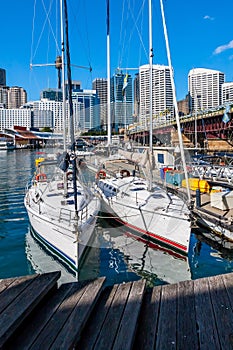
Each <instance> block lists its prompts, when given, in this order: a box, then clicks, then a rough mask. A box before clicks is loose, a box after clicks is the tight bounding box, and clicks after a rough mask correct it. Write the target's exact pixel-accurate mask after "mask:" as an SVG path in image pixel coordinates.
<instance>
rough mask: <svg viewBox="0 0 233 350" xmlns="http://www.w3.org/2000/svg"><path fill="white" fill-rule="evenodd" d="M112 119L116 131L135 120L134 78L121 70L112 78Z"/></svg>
mask: <svg viewBox="0 0 233 350" xmlns="http://www.w3.org/2000/svg"><path fill="white" fill-rule="evenodd" d="M111 118H112V123H113V125H114V127H115V130H116V131H118V129H119V127H123V126H125V125H129V124H131V123H132V120H133V89H132V77H131V75H129V74H123V73H122V71H121V70H119V69H117V70H116V72H115V74H114V75H113V77H112V78H111Z"/></svg>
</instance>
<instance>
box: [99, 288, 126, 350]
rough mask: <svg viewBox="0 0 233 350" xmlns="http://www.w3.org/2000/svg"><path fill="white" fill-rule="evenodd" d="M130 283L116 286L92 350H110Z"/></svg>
mask: <svg viewBox="0 0 233 350" xmlns="http://www.w3.org/2000/svg"><path fill="white" fill-rule="evenodd" d="M131 286H132V282H128V283H124V284H120V285H118V286H117V290H116V293H115V295H114V299H113V301H112V304H111V308H110V310H109V312H108V314H107V317H106V318H105V322H104V324H103V325H102V328H101V331H100V333H99V336H98V339H97V341H96V343H95V346H94V348H93V349H98V350H99V349H111V348H112V346H113V344H114V339H115V335H116V332H117V330H118V327H119V324H120V320H121V317H122V315H123V312H124V309H125V305H126V302H127V298H128V295H129V292H130V289H131Z"/></svg>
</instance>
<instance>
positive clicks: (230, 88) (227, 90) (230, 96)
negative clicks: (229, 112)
mask: <svg viewBox="0 0 233 350" xmlns="http://www.w3.org/2000/svg"><path fill="white" fill-rule="evenodd" d="M225 103H233V82H230V83H224V84H222V104H225Z"/></svg>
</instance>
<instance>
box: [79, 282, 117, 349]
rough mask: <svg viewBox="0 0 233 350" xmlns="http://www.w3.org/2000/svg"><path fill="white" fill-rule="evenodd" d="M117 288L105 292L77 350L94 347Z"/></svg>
mask: <svg viewBox="0 0 233 350" xmlns="http://www.w3.org/2000/svg"><path fill="white" fill-rule="evenodd" d="M117 288H118V286H117V285H114V286H113V287H106V288H105V289H104V290H103V292H102V294H101V298H100V300H99V301H98V303H96V305H95V308H94V310H93V312H92V314H91V316H90V320H91V322H88V323H87V325H86V327H85V328H84V330H83V332H82V334H81V338H80V340H79V342H78V343H77V345H76V348H77V349H92V348H93V347H94V344H95V343H96V341H97V338H98V336H99V333H100V332H101V329H102V326H103V323H104V321H105V318H106V316H107V314H108V312H109V309H110V307H111V304H112V301H113V298H114V296H115V293H116V290H117Z"/></svg>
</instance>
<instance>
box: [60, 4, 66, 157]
mask: <svg viewBox="0 0 233 350" xmlns="http://www.w3.org/2000/svg"><path fill="white" fill-rule="evenodd" d="M60 16H61V61H62V62H61V64H62V68H61V72H62V101H63V102H62V121H63V150H64V151H66V91H65V48H64V25H63V0H60Z"/></svg>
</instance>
